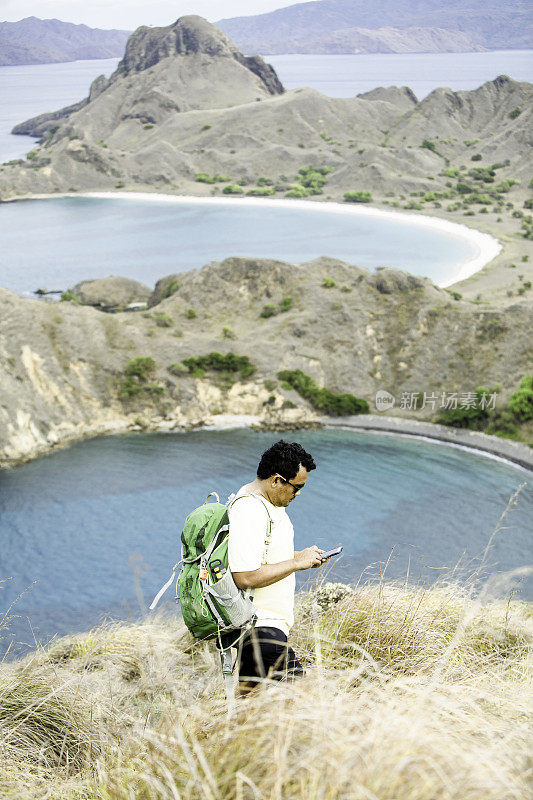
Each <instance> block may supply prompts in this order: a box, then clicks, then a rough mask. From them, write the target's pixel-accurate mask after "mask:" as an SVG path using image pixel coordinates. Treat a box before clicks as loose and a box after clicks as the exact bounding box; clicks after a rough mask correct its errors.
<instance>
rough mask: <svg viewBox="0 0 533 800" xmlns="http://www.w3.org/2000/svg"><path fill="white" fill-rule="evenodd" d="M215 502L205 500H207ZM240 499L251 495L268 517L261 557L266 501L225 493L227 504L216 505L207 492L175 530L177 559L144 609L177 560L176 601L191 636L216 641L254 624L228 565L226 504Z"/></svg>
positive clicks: (267, 538) (253, 613) (247, 602)
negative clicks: (177, 533) (178, 548)
mask: <svg viewBox="0 0 533 800" xmlns="http://www.w3.org/2000/svg"><path fill="white" fill-rule="evenodd" d="M210 497H215V498H216V502H215V503H210V502H209V498H210ZM240 497H256V498H257V499H258V500H259V501H260V502H261V503H262V505H263V506H264V508H265V511H266V512H267V515H268V527H267V531H266V535H265V557H266V550H267V548H268V545H269V543H270V537H271V531H272V518H271V516H270V512H269V510H268V507H267V505H266V504H265V503H264V502H263V501H262V499H261V497H259V496H258V495H239V497H237V498H235V496H234V495H231V496H230V497H229V499H228V504H227V505H223V504H222V503H220V501H219V498H218V495H217V494H216V493H215V492H211V494H209V495H208V496H207V498H206V501H205V503H204V504H203V505H202V506H199V507H198V508H196V509H195V510H194V511H192V512H191V513H190V514H189V516H188V517H187V519H186V520H185V525H184V527H183V532H182V534H181V561H180V562H179V563H178V564H176V565H175V567H174V571H173V573H172V576H171V578H170V580H168V581H167V583H166V584H165V585H164V586H163V587H162V589H161V590H160V591H159V592H158V594H157V595H156V596H155V598H154V600H153V602H152V604H151V606H150V609H154V608H155V606H156V605H157V603H158V602H159V600H160V598H161V597H162V596H163V594H164V592H165V591H166V590H167V589H168V588H169V586H170V585H171V583H172V582H173V581H174V577H175V575H176V572H177V570H178V568H179V565H180V564H183V566H182V568H181V571H180V574H179V576H178V580H177V583H176V599H177V600H178V601H179V603H180V605H181V611H182V614H183V621H184V622H185V624H186V626H187V627H188V629H189V630H190V632H191V633H192V635H193V636H194V637H196V638H197V639H204V640H207V639H217V638H219V637H220V635H221V634H223V633H229V632H231V631H235V630H237V629H244V630H247V629H249V628H252V627H253V626H254V625H255V622H256V620H257V615H256V609H255V607H254V605H253V603H252V596H248V595H247V594H246V593H245V592H244V591H243V590H241V589H238V588H237V586H236V584H235V581H234V580H233V576H232V574H231V571H230V569H229V563H228V539H229V516H228V507H229V506H231V505H232V504H233V503H234V502H235V501H236V500H239V499H240Z"/></svg>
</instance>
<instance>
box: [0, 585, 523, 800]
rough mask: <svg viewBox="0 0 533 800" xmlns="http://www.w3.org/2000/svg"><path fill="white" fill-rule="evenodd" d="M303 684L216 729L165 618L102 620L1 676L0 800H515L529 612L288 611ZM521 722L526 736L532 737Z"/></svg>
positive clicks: (444, 596) (212, 659) (463, 608)
mask: <svg viewBox="0 0 533 800" xmlns="http://www.w3.org/2000/svg"><path fill="white" fill-rule="evenodd" d="M293 634H294V635H293V636H291V639H292V642H293V645H294V646H295V648H296V649H297V651H298V653H299V654H300V655H301V656H302V657H303V659H304V660H305V662H306V665H307V670H308V674H307V676H306V677H305V678H303V679H301V680H300V681H298V682H297V683H295V684H272V683H270V682H266V684H265V685H264V686H263V687H262V688H261V689H260V690H259V691H258V692H256V693H254V694H253V695H252V696H251V697H249V698H247V699H243V700H237V703H236V711H235V714H234V716H233V717H232V718H228V715H227V713H226V704H225V700H224V692H223V687H222V681H221V677H220V669H219V665H218V660H217V657H216V654H215V653H214V650H213V648H212V646H207V645H192V643H191V639H190V637H189V635H188V633H187V631H186V630H185V629H184V627H183V624H182V622H181V621H180V620H177V619H176V618H167V617H164V616H162V615H157V616H154V617H151V618H149V619H148V620H146V621H145V622H143V623H139V624H136V625H121V624H115V625H108V626H103V627H101V628H98V629H95V630H93V631H91V632H90V633H88V634H85V635H81V636H76V637H69V638H67V639H63V640H60V641H58V642H57V643H55V644H54V645H53V646H51V647H50V648H49V649H48V650H38V651H36V652H35V653H33V654H31V655H29V656H27V657H26V658H25V659H23V660H21V661H19V662H14V663H9V664H8V663H4V664H3V665H2V667H1V670H0V739H1V741H2V745H1V746H0V797H2V798H9V800H15V799H16V800H28V799H29V798H45V797H46V798H47V800H82V798H85V799H86V800H96V798H98V800H259V799H261V800H524V798H525V797H527V796H528V791H530V790H531V779H532V763H531V760H528V758H529V755H528V754H529V753H531V752H533V748H532V744H533V742H532V741H531V734H530V730H531V725H530V724H531V700H532V693H531V672H530V666H531V663H530V643H531V638H532V615H531V608H530V606H529V605H527V604H525V603H521V602H519V601H516V600H494V601H488V600H483V598H482V596H481V597H479V596H477V599H476V598H473V597H472V596H471V592H470V589H467V588H465V586H464V585H463V586H462V585H459V584H458V583H448V584H445V583H441V584H438V585H435V586H434V587H432V588H423V587H417V586H412V585H411V586H408V585H405V586H402V585H400V584H396V583H393V582H384V581H382V582H380V583H379V584H377V585H372V584H369V585H366V586H357V587H346V586H342V585H339V584H325V585H324V586H322V587H320V588H319V589H315V590H313V591H312V592H309V593H307V594H303V595H300V597H299V600H298V611H297V624H296V626H295V628H294V632H293ZM528 725H529V728H528Z"/></svg>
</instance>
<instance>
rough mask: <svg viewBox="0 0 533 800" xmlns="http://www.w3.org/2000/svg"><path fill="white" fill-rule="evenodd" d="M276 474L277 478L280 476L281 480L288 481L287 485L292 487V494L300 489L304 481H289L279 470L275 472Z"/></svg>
mask: <svg viewBox="0 0 533 800" xmlns="http://www.w3.org/2000/svg"><path fill="white" fill-rule="evenodd" d="M277 476H278V478H281V480H282V481H285V483H288V484H289V486H292V488H293V489H294V494H296V492H299V491H301V490H302V489H303V488H304V486H305V483H291V482H290V481H288V480H287V478H284V477H283V475H280V474H279V472H278V473H277Z"/></svg>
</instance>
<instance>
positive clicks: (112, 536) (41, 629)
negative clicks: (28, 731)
mask: <svg viewBox="0 0 533 800" xmlns="http://www.w3.org/2000/svg"><path fill="white" fill-rule="evenodd" d="M275 437H276V434H271V433H256V432H253V431H249V430H232V431H192V432H189V433H180V434H148V435H141V434H138V435H136V434H128V435H124V436H117V437H105V438H100V439H94V440H92V441H87V442H82V443H79V444H76V445H74V446H72V447H70V448H68V449H66V450H63V451H59V452H56V453H54V454H51V455H49V456H47V457H45V458H41V459H38V460H37V461H33V462H31V463H29V464H26V465H25V466H22V467H20V468H18V469H16V470H13V471H11V472H4V473H0V542H1V543H2V546H1V548H0V578H9V577H10V576H15V577H14V580H13V581H9V582H7V583H3V584H0V616H1V614H2V613H3V611H4V610H6V609H7V608H8V606H9V604H10V602H12V601H13V600H15V598H16V597H17V595H18V594H19V593H20V592H22V591H23V590H24V589H26V588H27V587H29V586H30V584H32V583H33V582H34V581H37V583H35V584H34V585H33V586H31V588H30V589H29V591H28V592H27V593H26V594H24V596H23V597H22V598H21V599H20V600H19V601H18V602H17V603H16V605H15V607H14V609H13V614H15V615H17V617H16V618H14V619H13V620H12V621H11V625H10V629H9V634H8V638H7V639H4V642H3V643H2V642H0V648H1V647H2V646H3V647H4V649H5V647H6V646H7V644H8V642H9V641H12V640H13V641H15V642H22V643H24V645H25V646H31V645H32V644H33V642H34V638H33V637H34V636H35V638H36V639H37V640H40V639H44V640H45V641H46V640H48V639H49V638H50V637H52V636H53V635H54V634H56V633H59V634H66V633H69V632H74V631H76V630H85V629H88V628H89V627H90V626H92V625H94V624H95V623H97V622H98V621H99V620H101V619H102V618H103V617H104V616H105V615H108V614H110V615H114V616H116V617H119V618H128V617H132V618H133V617H137V616H138V615H139V613H140V611H141V610H142V609H143V607H144V606H145V605H149V604H150V602H151V600H152V598H153V596H154V595H155V593H156V592H157V590H158V589H159V587H160V586H161V585H162V584H163V583H164V582H165V581H166V580H167V578H168V577H169V575H170V573H171V567H172V565H173V564H174V563H175V562H176V561H177V560H178V559H179V555H178V553H179V535H180V531H181V528H182V526H183V521H184V519H185V517H186V515H187V514H188V513H189V511H191V510H192V509H193V508H195V507H196V506H197V505H200V504H201V503H203V501H204V499H205V497H206V496H207V494H208V493H209V492H210V491H217V492H218V493H219V494H220V496H221V498H222V499H223V501H225V499H226V497H227V495H228V494H229V493H230V492H232V491H235V490H236V489H238V488H239V487H240V486H241V485H242V484H243V483H247V482H248V481H249V480H251V479H252V478H253V477H254V475H255V469H256V466H257V463H258V459H259V456H260V454H261V452H262V451H263V450H264V449H265V448H266V447H268V446H269V445H270V444H271V443H272V442H273V441H275V440H276V438H279V436H278V437H276V438H275ZM284 437H285V438H287V439H289V441H291V440H294V439H296V440H297V441H299V442H301V443H302V445H303V446H304V447H305V448H306V450H308V451H309V452H310V453H312V454H313V456H314V458H315V461H316V463H317V470H316V471H315V472H313V473H311V475H310V477H309V480H308V483H307V485H306V488H305V490H304V491H302V493H301V495H300V497H298V498H297V499H296V500H295V501H294V502H293V503H292V504H291V505H290V507H289V514H290V516H291V519H292V520H293V523H294V527H295V532H296V543H295V547H296V549H303V548H304V547H305V546H308V545H310V544H313V543H316V544H317V545H319V546H321V547H322V548H324V549H325V548H329V547H333V546H335V545H337V544H339V543H341V544H343V545H344V554H343V557H342V558H341V559H340V560H338V561H337V562H336V563H331V562H330V563H329V564H328V567H327V569H328V571H329V575H328V577H329V579H330V580H331V579H338V580H342V581H345V582H348V583H354V582H357V581H359V580H362V581H365V580H375V579H376V576H377V575H379V570H380V568H381V570H382V571H385V574H386V575H387V576H390V577H402V578H405V577H407V576H409V579H410V580H411V581H414V582H417V581H421V582H422V583H425V584H428V583H432V582H433V581H435V580H436V579H437V578H439V577H442V576H446V575H448V574H449V569H450V568H451V567H453V566H455V565H456V564H458V563H459V562H460V567H459V569H458V571H457V573H456V574H457V575H458V576H460V577H466V576H471V575H472V574H473V573H474V572H475V571H476V570H478V569H480V568H481V573H480V574H481V576H482V583H484V582H485V581H486V580H487V579H489V576H490V575H493V576H498V575H500V576H501V573H504V572H506V571H508V570H514V569H517V568H520V567H522V566H523V565H524V564H527V563H528V561H529V562H530V561H531V555H532V553H531V519H532V518H533V485H532V483H531V480H530V478H531V473H528V472H526V471H524V470H521V469H519V468H517V467H513V466H511V465H509V464H506V463H502V462H500V461H497V460H494V459H490V458H487V457H485V456H482V455H479V454H477V453H475V452H472V451H465V450H460V449H457V448H452V447H447V446H443V445H437V444H432V443H428V442H424V441H416V440H413V439H406V438H401V437H398V436H392V435H379V434H373V433H359V432H354V431H339V430H320V431H298V432H294V433H290V432H289V433H287V434H284ZM524 480H526V481H529V485H528V486H527V487H526V488H525V489H524V490H522V492H521V494H520V495H519V499H518V503H517V505H516V506H515V507H513V508H512V510H511V511H510V512H509V514H508V516H507V518H506V519H505V521H504V522H503V526H502V530H501V531H500V532H499V533H498V534H497V535H496V537H495V540H494V544H493V547H492V548H491V550H490V552H489V554H488V556H487V559H486V561H485V562H484V564H481V562H480V558H481V555H482V553H483V551H484V550H485V547H486V545H487V542H488V540H489V537H490V535H491V533H492V531H493V530H494V529H495V527H496V526H497V524H498V521H499V519H500V516H501V514H502V512H503V511H504V510H505V508H506V505H507V502H508V499H509V497H510V496H511V494H512V493H513V492H514V491H515V490H516V489H517V487H518V486H519V485H520V484H521V483H522V482H523V481H524ZM389 559H390V560H389ZM387 563H388V566H385V565H386V564H387ZM309 578H311V579H313V580H314V579H318V578H319V574H318V571H314V570H313V571H312V574H311V573H310V572H308V573H299V574H298V581H299V585H300V586H301V585H302V582H303V581H305V580H306V579H309ZM490 580H491V587H492V588H491V589H490V592H489V596H492V595H493V594H496V595H498V596H506V593H507V592H508V591H509V590H510V588H512V586H515V585H519V595H521V596H525V597H533V582H532V581H531V579H529V582H527V581H524V582H522V583H520V576H515V578H514V580H511V581H510V582H509V581H508V580H506V579H502V580H501V583H500V584H499V585H495V584H494V580H495V578H494V577H493V578H492V579H490ZM517 582H518V584H517ZM136 585H137V590H138V591H137V590H136ZM139 595H141V596H142V597H143V598H144V600H143V601H141V600H140V599H139ZM171 595H172V592H171V591H170V590H169V594H168V597H169V598H170V597H171ZM168 602H169V604H170V605H172V604H171V602H170V599H169V600H168ZM0 635H1V634H0ZM21 648H22V649H24V646H21V645H17V649H18V651H19V652H20V650H21Z"/></svg>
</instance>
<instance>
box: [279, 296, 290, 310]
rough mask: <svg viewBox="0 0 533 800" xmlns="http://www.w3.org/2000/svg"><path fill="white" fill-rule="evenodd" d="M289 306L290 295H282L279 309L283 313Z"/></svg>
mask: <svg viewBox="0 0 533 800" xmlns="http://www.w3.org/2000/svg"><path fill="white" fill-rule="evenodd" d="M290 308H292V297H284V298H283V300H282V301H281V303H280V304H279V310H280V311H281V312H282V313H283V312H285V311H289V309H290Z"/></svg>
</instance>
